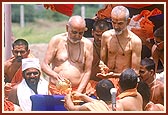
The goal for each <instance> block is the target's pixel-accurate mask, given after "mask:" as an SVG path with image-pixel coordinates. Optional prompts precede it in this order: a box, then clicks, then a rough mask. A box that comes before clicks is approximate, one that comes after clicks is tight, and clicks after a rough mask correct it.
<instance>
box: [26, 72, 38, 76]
mask: <svg viewBox="0 0 168 115" xmlns="http://www.w3.org/2000/svg"><path fill="white" fill-rule="evenodd" d="M32 74H33V75H34V76H38V75H39V72H27V73H26V75H27V76H31V75H32Z"/></svg>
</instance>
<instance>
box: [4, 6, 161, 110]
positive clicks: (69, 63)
mask: <svg viewBox="0 0 168 115" xmlns="http://www.w3.org/2000/svg"><path fill="white" fill-rule="evenodd" d="M111 19H112V26H113V29H109V28H108V25H107V23H105V21H104V20H97V21H96V22H95V24H94V25H93V30H92V35H93V37H94V39H93V40H91V41H92V42H91V41H90V40H89V39H88V38H85V37H83V35H84V32H85V31H86V30H87V28H86V23H85V20H84V19H83V18H82V17H81V16H72V17H71V18H70V19H69V21H68V23H67V25H66V31H67V32H66V33H63V34H59V35H55V36H54V37H53V38H52V39H51V40H50V42H49V44H48V48H47V51H46V54H45V57H44V61H43V62H42V63H41V68H42V71H43V72H44V73H45V74H46V75H47V76H49V85H48V90H49V95H55V94H63V95H64V94H65V95H66V94H71V92H77V93H76V95H77V94H78V93H81V94H87V95H92V94H95V92H96V91H95V87H96V84H97V83H98V82H99V81H100V80H101V79H109V80H110V81H112V83H113V84H114V86H115V88H116V89H117V90H118V91H117V95H119V94H121V93H123V91H122V89H120V86H119V84H118V82H119V76H120V75H121V74H122V72H123V71H124V70H126V69H128V68H132V69H133V70H134V71H135V72H136V74H137V76H140V78H141V79H142V80H143V81H145V82H146V83H147V84H148V86H149V89H150V95H151V97H152V98H150V99H149V100H150V103H153V108H152V109H151V110H163V107H162V106H161V107H162V109H160V108H161V107H160V106H159V107H160V108H159V107H155V106H156V105H155V104H162V105H164V88H163V83H162V82H160V81H157V80H156V78H155V73H156V72H155V69H149V68H147V65H149V64H148V63H147V62H144V63H143V62H141V61H142V60H141V50H142V42H141V39H140V38H139V37H138V36H137V35H135V34H134V33H133V32H131V31H130V30H128V29H127V26H128V24H129V22H130V18H129V11H128V9H127V8H126V7H123V6H116V7H114V8H113V9H112V12H111ZM26 46H27V45H20V46H17V45H16V46H13V54H14V57H13V58H12V59H10V61H9V60H8V61H6V62H5V67H4V68H5V69H4V71H5V72H4V74H5V85H6V86H5V96H6V97H7V96H8V95H7V94H8V92H9V91H10V88H11V87H12V86H13V85H15V84H8V83H14V82H16V81H13V80H12V79H13V76H14V74H16V71H17V70H19V67H20V66H21V61H19V60H20V58H27V57H29V55H30V50H29V49H27V47H26ZM18 55H19V56H18ZM16 57H17V58H16ZM154 68H155V66H154ZM19 76H22V75H21V74H20V75H19ZM15 79H18V78H15ZM20 79H21V78H20ZM64 80H68V81H70V82H71V89H70V90H68V91H62V90H60V89H58V88H57V87H56V85H55V84H56V82H57V81H64ZM20 81H21V80H19V81H17V82H16V83H18V82H20ZM137 85H138V84H137ZM9 87H10V88H9ZM73 95H75V93H73ZM95 95H96V94H95ZM137 96H138V97H132V96H129V95H128V97H126V98H122V99H121V101H120V103H118V107H119V106H120V105H122V108H123V109H122V110H123V111H128V110H129V108H128V107H126V106H127V105H131V106H134V109H132V111H142V110H150V109H145V106H146V105H147V104H149V103H148V102H147V103H146V104H145V105H143V103H144V102H143V101H142V100H143V96H142V97H141V96H140V95H137ZM66 99H67V97H66V96H65V100H66ZM152 99H153V100H152ZM131 100H132V101H131ZM65 102H66V107H67V108H70V107H69V106H71V105H68V102H67V101H65ZM135 102H138V104H137V103H135ZM122 103H125V104H122ZM154 103H155V104H154ZM136 105H142V106H136ZM110 106H111V105H110ZM124 106H125V107H124ZM119 108H120V107H119ZM146 108H147V107H146ZM156 108H157V109H156ZM158 108H159V109H158ZM69 110H70V109H69ZM81 110H82V109H81ZM111 110H112V109H111ZM116 110H117V109H116Z"/></svg>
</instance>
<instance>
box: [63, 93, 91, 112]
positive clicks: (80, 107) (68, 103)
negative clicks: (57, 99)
mask: <svg viewBox="0 0 168 115" xmlns="http://www.w3.org/2000/svg"><path fill="white" fill-rule="evenodd" d="M64 99H65V103H64V106H65V108H66V109H67V110H69V111H88V109H87V107H86V106H84V105H75V104H74V103H73V101H72V97H71V94H66V96H65V97H64Z"/></svg>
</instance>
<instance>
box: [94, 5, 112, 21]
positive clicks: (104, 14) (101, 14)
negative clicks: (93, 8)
mask: <svg viewBox="0 0 168 115" xmlns="http://www.w3.org/2000/svg"><path fill="white" fill-rule="evenodd" d="M112 8H113V5H112V4H107V5H106V6H105V8H103V9H100V10H99V11H98V12H97V17H98V19H104V18H111V10H112Z"/></svg>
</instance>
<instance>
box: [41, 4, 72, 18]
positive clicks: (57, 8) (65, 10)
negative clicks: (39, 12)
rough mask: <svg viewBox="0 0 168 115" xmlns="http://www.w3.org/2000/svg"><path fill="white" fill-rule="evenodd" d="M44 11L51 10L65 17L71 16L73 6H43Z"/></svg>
mask: <svg viewBox="0 0 168 115" xmlns="http://www.w3.org/2000/svg"><path fill="white" fill-rule="evenodd" d="M44 7H45V8H46V9H49V8H50V9H51V10H52V11H55V12H56V11H58V12H60V13H62V14H65V15H67V16H72V13H73V8H74V5H73V4H44Z"/></svg>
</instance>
